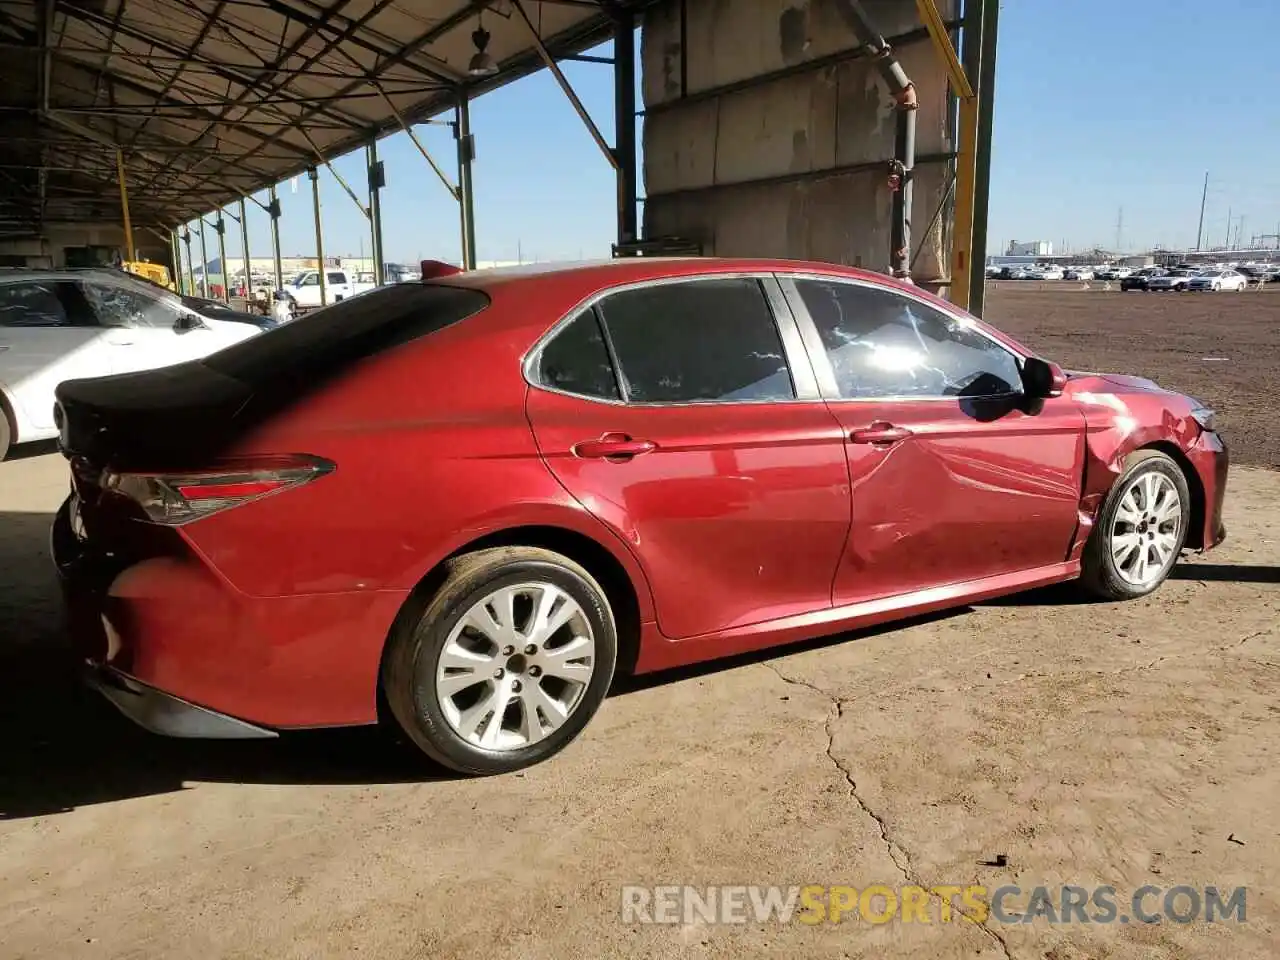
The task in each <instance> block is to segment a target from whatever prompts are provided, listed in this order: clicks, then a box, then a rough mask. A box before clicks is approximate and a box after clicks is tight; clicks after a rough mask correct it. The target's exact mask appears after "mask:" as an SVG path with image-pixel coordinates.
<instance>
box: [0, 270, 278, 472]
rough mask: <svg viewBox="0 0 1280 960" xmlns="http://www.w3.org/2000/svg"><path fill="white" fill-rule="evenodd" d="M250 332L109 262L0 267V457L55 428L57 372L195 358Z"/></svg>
mask: <svg viewBox="0 0 1280 960" xmlns="http://www.w3.org/2000/svg"><path fill="white" fill-rule="evenodd" d="M249 319H250V318H249V317H248V316H247V315H246V317H245V320H246V321H248V320H249ZM259 332H260V331H259V328H258V327H257V326H256V325H255V324H254V323H252V322H236V321H231V320H217V319H214V318H213V317H210V316H205V315H202V314H200V313H196V312H195V311H194V310H192V309H191V308H189V307H187V306H185V305H184V304H183V302H182V300H181V299H179V297H178V296H177V295H176V294H173V293H170V292H169V291H167V290H165V289H163V288H161V287H157V286H155V285H154V284H150V283H147V282H145V281H143V280H138V279H137V278H135V277H131V276H129V275H128V274H126V273H123V272H122V271H118V270H110V269H100V270H52V271H47V270H13V271H8V270H0V414H2V416H0V460H3V459H4V457H5V455H6V454H7V453H8V451H9V448H10V446H11V445H12V444H15V443H26V442H28V441H31V440H45V439H48V438H50V437H56V436H57V435H58V429H57V427H56V426H55V424H54V422H53V404H54V395H53V392H54V389H55V388H56V387H57V386H58V384H59V383H61V382H62V381H64V380H79V379H82V378H86V377H103V376H108V375H110V374H115V373H134V372H136V371H139V370H152V369H155V368H156V367H165V366H169V365H170V364H174V363H182V362H184V361H186V360H198V359H200V358H202V357H205V356H208V355H209V354H211V353H213V352H214V351H216V350H221V349H222V348H223V347H228V346H230V345H231V344H233V343H239V342H240V341H241V340H245V339H248V338H249V337H252V336H255V335H256V334H257V333H259Z"/></svg>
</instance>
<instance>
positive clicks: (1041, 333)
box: [985, 280, 1280, 467]
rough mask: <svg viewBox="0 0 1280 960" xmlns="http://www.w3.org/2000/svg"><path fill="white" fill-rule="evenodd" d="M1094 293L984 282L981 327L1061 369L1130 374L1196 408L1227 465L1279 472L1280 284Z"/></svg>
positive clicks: (1075, 287)
mask: <svg viewBox="0 0 1280 960" xmlns="http://www.w3.org/2000/svg"><path fill="white" fill-rule="evenodd" d="M1098 287H1100V284H1099V283H1097V282H1095V283H1093V284H1092V289H1090V290H1081V289H1080V284H1078V283H1072V282H1058V283H1054V282H1045V283H1040V282H1036V281H1018V280H1008V281H1003V282H993V283H990V284H988V286H987V291H988V292H987V309H986V311H985V314H986V319H988V320H990V321H991V322H992V323H994V324H995V325H996V326H998V327H1000V328H1001V329H1002V330H1006V331H1008V332H1009V333H1010V334H1012V335H1013V336H1015V337H1017V338H1018V339H1019V340H1021V341H1023V342H1024V343H1026V344H1027V346H1029V347H1031V348H1032V349H1034V350H1036V351H1038V352H1040V353H1041V354H1042V355H1044V356H1045V357H1048V358H1049V359H1051V360H1056V361H1057V362H1059V363H1060V364H1062V365H1063V366H1064V367H1066V368H1067V369H1068V370H1090V371H1095V372H1106V373H1132V374H1136V375H1138V376H1143V377H1149V378H1150V379H1152V380H1155V381H1156V382H1157V383H1159V384H1160V385H1161V386H1164V387H1168V388H1170V389H1173V390H1178V391H1180V392H1182V393H1188V394H1190V395H1191V396H1193V397H1197V398H1199V399H1200V400H1203V401H1205V402H1206V403H1208V404H1209V405H1210V406H1212V407H1213V408H1214V409H1215V410H1217V411H1218V413H1219V414H1220V417H1221V419H1222V421H1223V422H1224V423H1225V432H1226V436H1227V443H1228V444H1229V445H1230V446H1231V454H1232V460H1233V462H1236V463H1253V464H1260V465H1262V466H1270V467H1280V429H1277V427H1276V422H1275V417H1276V414H1277V411H1280V401H1277V397H1280V347H1278V346H1277V343H1278V342H1280V284H1277V283H1273V284H1268V285H1267V286H1266V287H1264V288H1263V289H1262V290H1260V291H1253V290H1250V291H1246V292H1244V293H1226V294H1221V293H1218V294H1215V293H1120V292H1119V291H1118V290H1112V291H1103V290H1100V289H1098Z"/></svg>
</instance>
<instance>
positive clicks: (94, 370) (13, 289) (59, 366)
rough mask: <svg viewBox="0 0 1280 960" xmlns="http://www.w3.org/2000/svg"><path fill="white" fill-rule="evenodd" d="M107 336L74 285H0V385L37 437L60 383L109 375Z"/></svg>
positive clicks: (47, 425) (47, 424)
mask: <svg viewBox="0 0 1280 960" xmlns="http://www.w3.org/2000/svg"><path fill="white" fill-rule="evenodd" d="M106 333H107V331H105V330H103V329H102V328H101V327H100V326H98V324H97V319H96V318H95V317H94V315H93V312H92V311H91V310H90V309H89V305H88V304H87V303H85V301H84V297H83V296H82V295H81V293H80V290H79V287H78V285H77V284H76V283H74V282H72V281H66V280H20V281H17V282H13V283H4V284H0V384H3V386H4V387H5V388H6V389H7V391H8V392H9V395H10V396H11V397H12V398H13V401H14V403H15V404H16V405H17V406H18V407H19V408H20V411H21V412H22V413H23V414H25V417H26V420H27V421H28V422H29V423H30V424H31V425H32V427H34V428H35V430H36V431H37V432H38V433H39V434H40V435H46V434H47V435H52V433H53V427H54V424H53V403H54V390H55V389H56V388H57V386H58V384H59V383H61V382H62V381H63V380H77V379H80V378H82V377H101V376H105V375H107V374H109V373H111V372H112V370H111V356H110V348H109V347H108V346H107V345H106V342H105V335H106ZM20 439H27V438H20Z"/></svg>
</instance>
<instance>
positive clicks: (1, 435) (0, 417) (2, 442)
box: [0, 404, 13, 461]
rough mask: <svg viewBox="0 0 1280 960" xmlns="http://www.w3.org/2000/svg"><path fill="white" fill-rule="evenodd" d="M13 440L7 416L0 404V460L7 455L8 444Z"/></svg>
mask: <svg viewBox="0 0 1280 960" xmlns="http://www.w3.org/2000/svg"><path fill="white" fill-rule="evenodd" d="M12 442H13V432H12V430H11V429H10V427H9V417H8V414H7V413H6V411H5V409H4V404H0V461H3V460H4V458H5V457H7V456H8V455H9V444H10V443H12Z"/></svg>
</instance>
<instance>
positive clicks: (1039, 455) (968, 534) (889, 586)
mask: <svg viewBox="0 0 1280 960" xmlns="http://www.w3.org/2000/svg"><path fill="white" fill-rule="evenodd" d="M782 286H783V288H784V290H785V292H786V295H787V297H788V300H789V301H790V302H791V305H792V307H793V310H794V311H795V313H796V319H797V322H798V324H799V326H800V329H801V332H802V335H803V336H804V337H805V338H806V342H807V343H808V344H809V347H810V353H811V355H814V357H815V361H814V362H815V368H816V372H817V376H818V380H819V383H820V385H821V386H822V388H823V392H824V393H825V394H828V395H829V397H830V407H831V410H832V411H833V412H834V413H835V415H836V417H837V419H838V420H839V421H840V424H841V426H842V427H843V428H844V431H845V436H846V440H847V450H848V454H849V472H850V479H851V486H852V495H853V524H852V526H851V530H850V538H849V544H848V549H847V551H846V554H845V557H844V562H843V563H842V564H841V567H840V570H839V572H838V574H837V576H836V582H835V602H836V603H837V604H843V603H854V602H859V601H864V600H874V599H879V598H884V597H889V596H894V595H899V594H904V593H910V592H912V591H916V590H922V589H928V588H932V587H939V586H944V585H947V584H954V583H959V582H963V581H969V580H976V579H981V578H983V577H990V576H996V575H1000V574H1007V573H1015V572H1019V571H1025V570H1032V569H1036V568H1039V567H1046V566H1051V565H1053V564H1058V563H1062V562H1063V561H1064V560H1065V559H1066V557H1067V553H1068V550H1069V549H1070V545H1071V541H1072V537H1073V535H1074V533H1075V529H1076V524H1077V522H1078V511H1079V502H1080V490H1081V480H1082V476H1081V471H1082V469H1083V448H1084V431H1085V422H1084V417H1083V415H1082V413H1081V412H1080V410H1079V408H1078V407H1077V406H1076V404H1075V403H1074V402H1073V401H1071V400H1069V399H1065V398H1061V397H1060V398H1053V399H1049V400H1044V401H1029V400H1028V399H1027V398H1026V397H1025V396H1024V394H1023V391H1022V384H1021V366H1020V358H1019V357H1018V356H1017V355H1016V354H1015V353H1014V352H1013V351H1012V350H1010V349H1008V348H1007V347H1006V346H1004V345H1003V344H1001V343H999V342H997V341H996V340H995V339H994V338H993V337H991V336H989V335H988V334H987V333H986V332H985V331H984V330H982V329H981V328H980V327H979V326H978V325H977V324H975V323H973V322H972V321H971V320H969V319H968V318H966V317H964V316H963V315H960V314H956V315H954V316H953V315H951V314H949V313H946V312H944V311H942V310H939V309H937V308H936V307H934V306H932V305H930V304H928V303H926V302H925V301H924V300H922V299H920V298H917V297H915V296H912V295H909V294H907V293H905V292H902V291H899V290H895V289H892V288H889V287H887V286H882V285H879V284H872V283H863V282H849V281H842V280H832V279H830V278H817V277H813V278H806V277H796V278H790V279H789V278H783V279H782ZM823 361H825V364H824V363H823Z"/></svg>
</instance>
